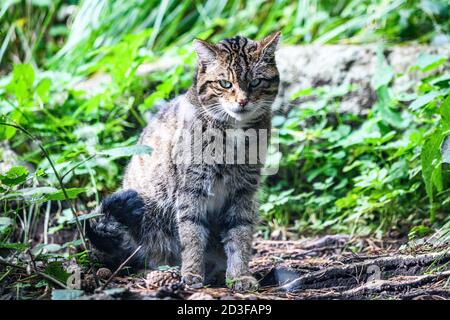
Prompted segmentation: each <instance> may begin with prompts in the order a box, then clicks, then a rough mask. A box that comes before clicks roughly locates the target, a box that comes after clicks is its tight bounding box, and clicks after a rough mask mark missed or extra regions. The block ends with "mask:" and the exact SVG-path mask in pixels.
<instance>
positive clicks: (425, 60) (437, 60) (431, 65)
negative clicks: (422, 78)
mask: <svg viewBox="0 0 450 320" xmlns="http://www.w3.org/2000/svg"><path fill="white" fill-rule="evenodd" d="M446 61H447V58H446V57H444V56H439V55H435V54H428V53H421V54H420V55H419V57H418V58H417V66H418V67H419V68H420V69H421V70H422V71H423V72H427V71H431V70H433V69H436V68H438V67H439V66H441V65H443V64H444V63H445V62H446Z"/></svg>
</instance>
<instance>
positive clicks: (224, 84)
mask: <svg viewBox="0 0 450 320" xmlns="http://www.w3.org/2000/svg"><path fill="white" fill-rule="evenodd" d="M219 84H220V85H221V87H222V88H225V89H230V88H231V87H232V86H233V85H232V84H231V82H230V81H227V80H219Z"/></svg>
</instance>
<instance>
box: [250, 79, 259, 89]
mask: <svg viewBox="0 0 450 320" xmlns="http://www.w3.org/2000/svg"><path fill="white" fill-rule="evenodd" d="M260 83H261V79H253V80H252V81H250V86H251V87H257V86H259V84H260Z"/></svg>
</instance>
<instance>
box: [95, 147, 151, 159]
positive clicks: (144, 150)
mask: <svg viewBox="0 0 450 320" xmlns="http://www.w3.org/2000/svg"><path fill="white" fill-rule="evenodd" d="M151 152H152V148H150V147H149V146H145V145H141V144H137V145H134V146H129V147H119V148H114V149H109V150H103V151H100V152H99V154H100V155H105V156H110V157H113V158H119V157H129V156H132V155H135V154H150V153H151Z"/></svg>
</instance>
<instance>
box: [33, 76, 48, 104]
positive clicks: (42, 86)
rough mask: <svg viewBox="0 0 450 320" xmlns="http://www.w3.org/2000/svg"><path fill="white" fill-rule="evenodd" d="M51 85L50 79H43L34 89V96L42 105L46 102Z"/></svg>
mask: <svg viewBox="0 0 450 320" xmlns="http://www.w3.org/2000/svg"><path fill="white" fill-rule="evenodd" d="M51 84H52V82H51V81H50V79H43V80H42V81H41V82H39V84H38V85H37V87H36V94H37V95H38V96H39V98H41V100H42V102H44V103H45V102H48V99H49V93H50V86H51Z"/></svg>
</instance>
